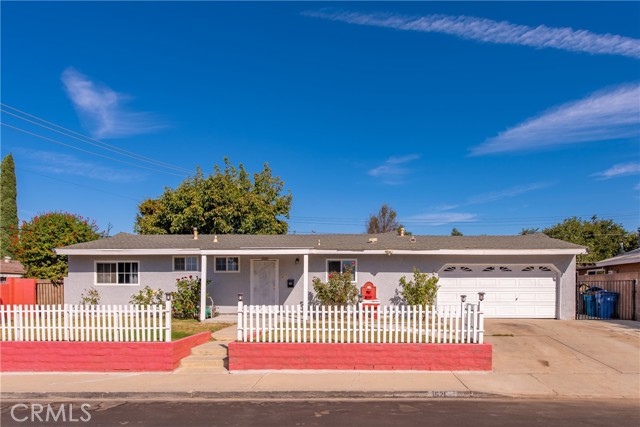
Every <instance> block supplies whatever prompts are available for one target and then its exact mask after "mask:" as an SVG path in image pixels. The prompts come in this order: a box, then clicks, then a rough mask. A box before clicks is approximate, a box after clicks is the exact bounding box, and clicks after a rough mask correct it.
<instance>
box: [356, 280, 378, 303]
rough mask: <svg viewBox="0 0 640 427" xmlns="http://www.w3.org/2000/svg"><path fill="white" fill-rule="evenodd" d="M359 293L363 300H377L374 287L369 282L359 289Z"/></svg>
mask: <svg viewBox="0 0 640 427" xmlns="http://www.w3.org/2000/svg"><path fill="white" fill-rule="evenodd" d="M360 292H362V299H363V300H370V299H378V295H377V293H376V285H374V284H373V283H371V282H367V283H365V284H364V286H363V287H362V288H360Z"/></svg>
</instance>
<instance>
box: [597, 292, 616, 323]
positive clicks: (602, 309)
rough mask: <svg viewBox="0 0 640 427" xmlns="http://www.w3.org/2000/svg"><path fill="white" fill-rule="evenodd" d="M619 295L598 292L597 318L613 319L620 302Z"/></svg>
mask: <svg viewBox="0 0 640 427" xmlns="http://www.w3.org/2000/svg"><path fill="white" fill-rule="evenodd" d="M619 295H620V294H619V293H617V292H608V291H599V292H596V294H595V300H596V316H597V317H599V318H601V319H611V318H612V317H613V314H614V313H615V311H616V303H617V302H618V296H619Z"/></svg>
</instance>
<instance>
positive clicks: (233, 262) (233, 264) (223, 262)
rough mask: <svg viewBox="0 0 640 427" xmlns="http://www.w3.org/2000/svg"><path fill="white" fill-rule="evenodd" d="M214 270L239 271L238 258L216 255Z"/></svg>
mask: <svg viewBox="0 0 640 427" xmlns="http://www.w3.org/2000/svg"><path fill="white" fill-rule="evenodd" d="M215 271H217V272H226V273H237V272H239V271H240V259H239V258H238V257H237V256H228V257H224V256H223V257H219V256H217V257H216V262H215Z"/></svg>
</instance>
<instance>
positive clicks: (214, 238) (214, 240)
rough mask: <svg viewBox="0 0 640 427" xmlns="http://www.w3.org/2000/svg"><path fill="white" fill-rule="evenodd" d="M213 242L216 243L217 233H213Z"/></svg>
mask: <svg viewBox="0 0 640 427" xmlns="http://www.w3.org/2000/svg"><path fill="white" fill-rule="evenodd" d="M213 243H218V235H217V234H215V235H214V236H213Z"/></svg>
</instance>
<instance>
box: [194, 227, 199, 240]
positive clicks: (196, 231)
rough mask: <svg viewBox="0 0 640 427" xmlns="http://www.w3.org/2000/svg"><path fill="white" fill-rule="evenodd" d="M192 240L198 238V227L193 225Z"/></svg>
mask: <svg viewBox="0 0 640 427" xmlns="http://www.w3.org/2000/svg"><path fill="white" fill-rule="evenodd" d="M193 240H198V227H193Z"/></svg>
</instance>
